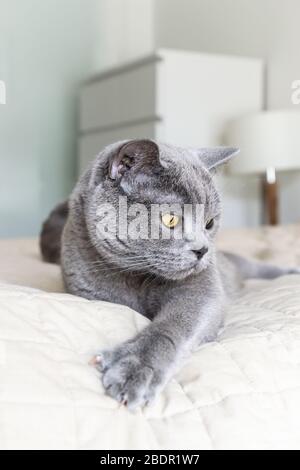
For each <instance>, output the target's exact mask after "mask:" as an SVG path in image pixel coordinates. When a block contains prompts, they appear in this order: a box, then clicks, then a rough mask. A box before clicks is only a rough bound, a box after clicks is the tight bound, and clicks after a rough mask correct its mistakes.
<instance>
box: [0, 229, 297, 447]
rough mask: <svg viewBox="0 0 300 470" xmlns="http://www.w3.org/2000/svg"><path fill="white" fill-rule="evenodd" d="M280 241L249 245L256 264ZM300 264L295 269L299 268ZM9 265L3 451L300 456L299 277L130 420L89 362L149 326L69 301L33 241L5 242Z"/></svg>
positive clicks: (274, 288)
mask: <svg viewBox="0 0 300 470" xmlns="http://www.w3.org/2000/svg"><path fill="white" fill-rule="evenodd" d="M272 233H273V235H272ZM272 233H271V232H269V231H268V232H265V233H263V232H261V231H260V232H253V233H252V234H251V233H250V236H249V237H248V242H249V243H248V251H249V252H250V254H253V255H257V254H258V251H260V254H261V253H262V252H263V253H265V251H264V250H266V249H267V250H268V253H270V250H272V246H273V247H275V246H276V243H278V242H276V241H275V239H277V237H278V233H279V232H276V231H275V232H272ZM270 234H271V235H270ZM298 235H300V234H299V227H292V228H290V230H289V235H285V236H286V237H287V238H288V240H289V241H290V240H291V238H293V237H295V239H294V242H295V243H294V246H296V245H297V243H296V241H298V245H297V246H298V247H299V240H300V236H299V238H298ZM268 237H269V238H268ZM272 237H273V238H272ZM296 238H298V240H296ZM241 239H242V240H243V242H242V243H244V244H245V243H246V242H245V237H240V238H239V240H241ZM271 239H272V240H273V242H272V243H273V245H272V243H271V241H270V240H271ZM230 240H231V241H232V244H233V245H235V248H236V251H243V250H239V249H238V246H237V245H238V244H237V243H236V240H237V238H234V237H232V234H229V236H227V237H223V238H221V239H220V246H223V247H226V248H229V245H230ZM264 240H265V241H264ZM278 241H279V240H278ZM281 242H282V237H281ZM264 243H265V245H264ZM278 244H279V243H278ZM246 245H247V244H246ZM251 247H252V248H251ZM257 250H258V251H257ZM274 250H275V248H274ZM244 251H245V250H244ZM293 253H294V255H293V256H294V258H293V259H289V260H287V261H289V262H293V263H294V262H296V261H297V262H298V258H297V257H298V254H297V253H296V250H295V249H294V251H293ZM261 257H263V256H261ZM265 258H267V256H265ZM0 259H1V266H0V280H1V281H2V282H1V283H0V449H279V448H280V449H290V448H300V276H285V277H282V278H279V279H276V280H274V281H252V282H250V283H248V284H247V285H246V287H245V289H244V290H243V292H241V295H240V296H239V298H238V299H237V300H236V301H235V302H234V304H232V305H231V306H230V307H229V308H228V310H227V314H226V322H225V325H224V328H223V330H222V331H221V332H220V334H219V337H218V339H217V341H215V342H213V343H209V344H206V345H203V346H201V347H200V348H199V349H198V350H197V351H196V352H195V353H194V354H193V355H192V357H190V359H189V360H188V361H187V363H186V365H185V367H183V369H182V370H181V371H180V372H179V373H178V374H177V375H176V376H175V377H174V379H173V380H172V381H171V382H170V383H169V384H168V386H167V387H166V389H165V390H164V392H163V393H162V394H161V396H160V397H159V398H158V399H157V401H156V402H155V403H154V405H152V406H151V407H148V408H144V409H141V410H138V411H137V412H135V413H131V412H129V411H128V410H127V409H126V408H125V407H124V406H122V405H119V404H118V403H116V402H115V401H114V400H112V399H111V398H109V397H108V396H106V395H105V394H104V391H103V388H102V385H101V381H100V380H99V374H98V372H97V371H96V370H95V369H94V368H93V367H91V366H90V365H89V364H88V362H89V359H90V358H91V356H92V355H93V354H94V353H95V352H96V351H97V350H98V349H99V348H100V349H101V348H106V347H112V346H114V345H115V344H117V343H119V342H120V341H124V340H125V339H127V338H129V337H131V336H133V335H134V334H136V332H137V331H139V330H140V329H142V328H143V327H144V326H145V325H146V324H147V321H148V320H146V319H145V318H144V317H142V316H141V315H139V314H138V313H136V312H134V311H132V310H130V309H129V308H126V307H124V306H120V305H114V304H109V303H105V302H91V301H88V300H84V299H81V298H78V297H75V296H71V295H68V294H65V293H62V284H61V279H60V277H59V269H58V268H57V267H55V266H49V265H45V264H43V263H42V262H41V261H40V260H39V257H38V249H37V244H36V242H35V241H10V242H0ZM12 260H13V267H12ZM299 264H300V263H299ZM26 272H27V275H26ZM47 276H48V288H47ZM26 280H27V281H28V282H26ZM22 284H23V285H24V284H27V286H28V285H30V286H31V287H23V286H22ZM34 287H38V289H37V288H34ZM47 290H48V292H47Z"/></svg>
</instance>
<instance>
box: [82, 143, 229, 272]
mask: <svg viewBox="0 0 300 470" xmlns="http://www.w3.org/2000/svg"><path fill="white" fill-rule="evenodd" d="M236 153H237V149H234V148H223V147H218V148H202V149H190V148H179V147H175V146H171V145H166V144H159V143H156V142H154V141H151V140H132V141H126V142H119V143H116V144H113V145H111V146H109V147H107V148H106V149H105V150H104V151H103V152H102V153H101V154H100V155H99V156H98V157H97V159H96V161H95V162H94V164H93V166H92V170H91V172H90V177H89V181H88V190H87V191H85V194H86V201H85V214H86V222H87V228H88V230H89V234H90V237H91V241H92V243H93V245H94V246H95V247H96V249H97V250H98V252H99V253H101V256H102V257H104V258H105V259H106V260H108V261H109V262H111V263H113V264H114V266H116V267H119V268H120V271H122V270H124V271H125V272H126V270H127V271H128V272H129V271H138V272H141V273H145V274H149V273H150V274H153V275H157V276H160V277H162V278H165V279H173V280H178V279H183V278H185V277H187V276H189V275H191V274H193V273H197V272H200V271H202V270H203V269H205V268H206V267H207V266H208V265H209V264H210V262H211V261H212V258H213V255H214V240H215V236H216V233H217V230H218V227H219V222H220V215H221V206H220V195H219V193H218V191H217V189H216V187H215V185H214V183H213V173H214V172H215V169H216V168H217V167H218V166H220V165H222V164H224V163H226V162H227V161H228V160H229V159H230V158H231V157H232V156H233V155H235V154H236Z"/></svg>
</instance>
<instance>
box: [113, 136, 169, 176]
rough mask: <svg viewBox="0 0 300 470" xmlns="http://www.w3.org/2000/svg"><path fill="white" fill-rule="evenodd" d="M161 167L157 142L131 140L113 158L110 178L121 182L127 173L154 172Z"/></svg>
mask: <svg viewBox="0 0 300 470" xmlns="http://www.w3.org/2000/svg"><path fill="white" fill-rule="evenodd" d="M159 165H160V163H159V149H158V146H157V145H156V143H155V142H153V141H152V140H148V139H143V140H131V141H129V142H127V143H126V144H123V145H122V146H121V147H120V148H119V150H118V151H117V152H116V153H115V154H114V155H113V156H112V157H111V160H110V165H109V176H110V178H111V179H113V180H119V179H121V178H122V176H123V175H125V174H126V173H127V172H134V173H137V172H140V171H144V172H147V170H148V171H149V170H150V171H151V172H152V171H153V169H154V168H156V167H158V166H159Z"/></svg>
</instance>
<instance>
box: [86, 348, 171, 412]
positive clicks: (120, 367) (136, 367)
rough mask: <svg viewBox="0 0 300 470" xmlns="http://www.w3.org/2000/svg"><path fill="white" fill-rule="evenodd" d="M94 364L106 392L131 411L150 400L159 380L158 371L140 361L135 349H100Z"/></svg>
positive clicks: (160, 380) (161, 375)
mask: <svg viewBox="0 0 300 470" xmlns="http://www.w3.org/2000/svg"><path fill="white" fill-rule="evenodd" d="M126 349H128V348H126ZM94 363H97V368H98V369H99V370H100V371H101V372H102V374H103V375H102V383H103V386H104V388H105V391H106V393H107V394H108V395H109V396H111V397H112V398H114V399H116V400H117V401H118V402H120V403H123V404H124V405H126V406H127V407H128V408H129V409H131V410H132V409H136V408H137V407H140V406H144V405H146V404H147V403H149V402H150V401H152V400H153V399H154V398H155V396H156V394H157V393H158V390H159V389H160V388H161V385H162V383H163V380H162V378H163V373H162V371H161V370H157V369H156V368H154V367H153V366H150V365H148V364H147V363H146V362H144V361H142V360H141V358H140V356H139V354H138V353H137V352H135V351H130V350H129V351H128V350H125V351H123V353H122V350H120V349H117V350H116V351H104V352H102V353H100V354H99V355H98V356H96V359H95V361H94Z"/></svg>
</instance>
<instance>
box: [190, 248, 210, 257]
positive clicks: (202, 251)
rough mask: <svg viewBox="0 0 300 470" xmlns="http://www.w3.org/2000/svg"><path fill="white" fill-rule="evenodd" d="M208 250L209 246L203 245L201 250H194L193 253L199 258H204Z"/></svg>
mask: <svg viewBox="0 0 300 470" xmlns="http://www.w3.org/2000/svg"><path fill="white" fill-rule="evenodd" d="M207 252H208V248H207V247H206V246H203V247H202V248H201V249H200V250H193V253H195V255H196V256H197V258H198V259H201V258H203V256H204V255H205V254H206V253H207Z"/></svg>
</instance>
